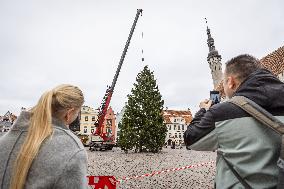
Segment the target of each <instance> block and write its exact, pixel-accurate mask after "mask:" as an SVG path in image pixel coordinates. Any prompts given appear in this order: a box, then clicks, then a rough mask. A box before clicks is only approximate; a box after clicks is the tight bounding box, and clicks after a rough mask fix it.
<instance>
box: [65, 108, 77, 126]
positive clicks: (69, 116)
mask: <svg viewBox="0 0 284 189" xmlns="http://www.w3.org/2000/svg"><path fill="white" fill-rule="evenodd" d="M74 110H75V109H74V108H71V109H68V110H67V112H66V115H65V121H66V123H67V124H69V122H70V120H71V119H72V117H73V111H74Z"/></svg>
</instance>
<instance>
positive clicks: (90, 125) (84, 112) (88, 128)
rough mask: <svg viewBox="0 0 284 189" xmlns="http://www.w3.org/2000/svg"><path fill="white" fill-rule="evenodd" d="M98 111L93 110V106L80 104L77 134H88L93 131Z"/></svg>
mask: <svg viewBox="0 0 284 189" xmlns="http://www.w3.org/2000/svg"><path fill="white" fill-rule="evenodd" d="M98 113H99V112H98V110H94V108H91V107H89V106H82V108H81V116H80V132H79V135H90V134H92V133H93V132H95V130H96V129H95V121H96V120H97V119H98Z"/></svg>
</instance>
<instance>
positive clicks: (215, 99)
mask: <svg viewBox="0 0 284 189" xmlns="http://www.w3.org/2000/svg"><path fill="white" fill-rule="evenodd" d="M210 100H212V104H218V103H220V101H221V97H220V92H219V91H210Z"/></svg>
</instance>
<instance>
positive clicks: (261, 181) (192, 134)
mask: <svg viewBox="0 0 284 189" xmlns="http://www.w3.org/2000/svg"><path fill="white" fill-rule="evenodd" d="M223 85H224V92H225V94H226V97H227V99H230V98H232V97H233V96H245V97H247V98H248V99H250V100H252V101H254V102H255V103H257V104H258V105H260V106H261V107H262V108H264V109H266V110H267V111H268V112H270V113H271V114H272V115H274V116H276V117H277V118H278V119H280V120H281V121H282V122H284V98H283V94H284V83H282V82H281V81H280V80H279V79H278V78H277V77H275V76H274V75H273V74H271V73H270V72H269V71H268V70H265V69H263V68H261V66H260V62H259V61H258V60H257V59H256V58H254V57H252V56H250V55H240V56H237V57H235V58H232V59H231V60H229V61H228V62H227V63H226V69H225V73H224V80H223ZM200 108H201V109H200V110H199V111H198V112H197V113H196V115H195V117H194V119H193V120H192V122H191V123H190V125H189V126H188V128H187V130H186V132H185V133H184V141H185V143H186V145H187V146H188V147H189V148H190V149H193V150H200V151H213V150H217V162H216V164H217V165H216V171H217V172H216V177H215V182H216V188H218V189H219V188H220V189H226V188H238V189H239V188H244V186H243V184H242V181H241V180H243V181H245V182H246V183H248V184H249V186H250V187H251V188H257V189H262V188H263V189H264V188H276V186H277V179H278V167H277V160H278V158H279V153H280V145H281V137H280V135H278V134H277V133H275V132H274V131H272V130H271V129H270V128H268V127H267V126H265V125H262V124H261V123H260V122H258V121H257V120H255V119H254V118H253V117H251V116H250V115H249V114H248V113H246V112H245V111H244V110H242V109H241V108H239V107H238V106H236V105H234V104H232V103H229V102H226V101H225V102H222V103H219V104H216V105H213V106H211V101H208V100H207V101H204V102H201V103H200ZM221 154H222V155H221ZM225 159H226V160H227V161H228V162H229V163H230V164H231V165H232V166H233V168H234V170H235V171H236V172H237V173H238V174H239V175H240V176H241V179H239V178H237V177H236V176H235V174H234V173H233V172H232V170H231V169H230V168H229V167H228V164H227V163H226V162H225Z"/></svg>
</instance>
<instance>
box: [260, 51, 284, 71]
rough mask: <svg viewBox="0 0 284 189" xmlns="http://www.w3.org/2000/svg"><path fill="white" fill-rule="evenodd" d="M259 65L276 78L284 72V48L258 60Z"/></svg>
mask: <svg viewBox="0 0 284 189" xmlns="http://www.w3.org/2000/svg"><path fill="white" fill-rule="evenodd" d="M260 63H261V65H262V66H263V67H265V68H266V69H268V70H270V71H271V72H272V73H273V74H275V75H276V76H278V75H279V74H280V73H282V72H283V71H284V46H282V47H280V48H278V49H277V50H275V51H273V52H272V53H270V54H268V55H267V56H265V57H263V58H262V59H260Z"/></svg>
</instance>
